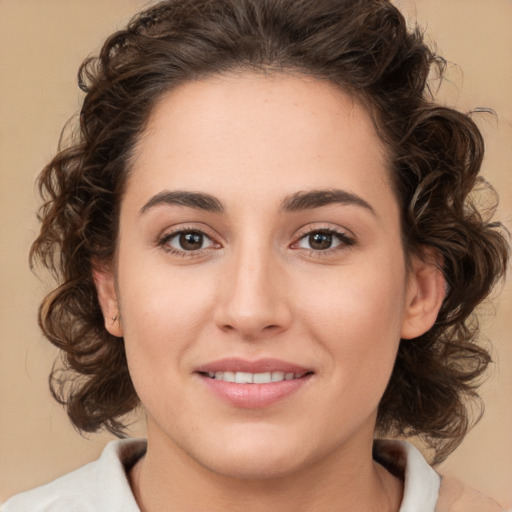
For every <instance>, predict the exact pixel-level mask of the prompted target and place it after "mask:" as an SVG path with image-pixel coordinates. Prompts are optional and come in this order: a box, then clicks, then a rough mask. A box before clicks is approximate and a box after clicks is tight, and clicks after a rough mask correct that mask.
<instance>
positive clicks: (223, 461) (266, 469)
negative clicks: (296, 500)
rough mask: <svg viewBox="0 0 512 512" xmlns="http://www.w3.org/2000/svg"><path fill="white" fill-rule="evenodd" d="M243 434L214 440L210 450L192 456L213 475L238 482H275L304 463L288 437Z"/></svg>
mask: <svg viewBox="0 0 512 512" xmlns="http://www.w3.org/2000/svg"><path fill="white" fill-rule="evenodd" d="M286 437H287V438H286V439H283V437H282V436H278V435H276V434H275V433H274V435H273V436H271V437H269V436H261V435H260V436H258V435H249V434H248V435H246V436H244V437H243V439H240V438H233V437H231V439H230V440H229V441H227V442H220V443H219V441H218V439H217V440H216V443H215V445H214V446H212V450H204V449H203V450H201V451H200V452H199V450H198V449H197V448H199V445H198V446H197V448H196V450H194V451H195V453H191V454H190V455H192V457H193V458H194V459H195V460H196V462H198V463H199V464H201V465H202V466H203V467H205V468H206V469H208V470H210V471H212V472H213V473H216V474H219V475H222V476H225V477H229V478H236V479H241V480H266V479H275V478H279V477H283V476H286V475H287V474H290V473H293V472H294V471H296V470H297V469H299V468H300V467H301V465H302V464H304V462H305V460H306V459H307V457H306V454H301V453H299V452H298V450H297V447H298V446H300V443H294V442H293V439H292V438H291V436H289V435H288V436H286ZM214 442H215V441H214Z"/></svg>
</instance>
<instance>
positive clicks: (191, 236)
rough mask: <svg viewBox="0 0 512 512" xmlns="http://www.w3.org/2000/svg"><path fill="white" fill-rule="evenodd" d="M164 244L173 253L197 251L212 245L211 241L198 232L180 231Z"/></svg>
mask: <svg viewBox="0 0 512 512" xmlns="http://www.w3.org/2000/svg"><path fill="white" fill-rule="evenodd" d="M165 244H166V245H168V246H170V247H171V248H172V249H173V250H175V251H180V252H183V251H187V252H190V251H199V250H201V249H206V248H208V247H211V246H212V245H213V241H212V240H211V239H210V238H209V237H208V236H206V235H205V234H204V233H201V232H200V231H181V232H179V233H175V234H173V235H171V236H169V237H168V238H167V240H166V241H165Z"/></svg>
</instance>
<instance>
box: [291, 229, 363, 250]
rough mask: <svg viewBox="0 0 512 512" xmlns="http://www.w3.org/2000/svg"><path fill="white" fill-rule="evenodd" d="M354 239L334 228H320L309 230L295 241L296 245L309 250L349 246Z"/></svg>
mask: <svg viewBox="0 0 512 512" xmlns="http://www.w3.org/2000/svg"><path fill="white" fill-rule="evenodd" d="M353 244H354V240H353V239H352V238H350V237H348V236H347V235H345V234H344V233H338V232H337V231H334V230H329V229H321V230H317V231H311V232H310V233H308V234H306V235H304V236H303V237H302V238H301V239H300V240H299V241H298V243H297V247H299V248H301V249H308V250H310V251H319V252H321V251H328V250H329V249H335V248H336V247H339V246H350V245H353Z"/></svg>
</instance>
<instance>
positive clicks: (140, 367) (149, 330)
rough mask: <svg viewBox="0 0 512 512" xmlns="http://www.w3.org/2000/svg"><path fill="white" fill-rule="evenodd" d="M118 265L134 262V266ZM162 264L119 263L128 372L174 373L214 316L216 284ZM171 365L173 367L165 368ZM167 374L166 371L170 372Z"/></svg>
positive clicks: (177, 370) (136, 374)
mask: <svg viewBox="0 0 512 512" xmlns="http://www.w3.org/2000/svg"><path fill="white" fill-rule="evenodd" d="M123 268H126V269H130V270H131V269H133V268H137V269H138V272H136V273H135V272H131V271H130V270H128V271H127V272H126V273H123ZM182 274H183V270H181V273H180V271H176V270H174V271H173V269H170V268H169V266H167V265H165V264H163V265H158V264H155V263H154V262H153V264H152V265H149V266H148V268H144V267H143V266H133V265H132V264H125V265H124V267H123V266H121V265H120V271H119V292H120V296H121V297H122V303H121V315H122V319H123V320H122V321H123V333H124V339H125V346H126V353H127V357H128V363H129V366H130V373H131V374H132V377H133V378H134V380H136V379H137V378H138V376H140V375H142V374H148V373H154V372H155V371H160V372H162V375H166V377H165V378H168V377H167V376H169V375H176V374H177V372H179V371H180V364H181V363H182V361H183V360H184V357H185V354H186V353H187V351H188V350H189V349H191V348H192V347H193V345H194V342H195V341H196V340H197V339H199V338H200V337H201V333H202V332H203V330H204V329H205V328H206V325H207V322H208V320H209V319H211V318H212V316H213V307H214V304H215V295H214V294H215V285H214V283H213V282H212V280H211V279H210V280H208V279H205V277H204V276H198V275H193V274H192V273H191V274H190V275H189V276H185V277H184V276H183V275H182ZM171 369H172V372H169V370H171ZM169 378H170V377H169Z"/></svg>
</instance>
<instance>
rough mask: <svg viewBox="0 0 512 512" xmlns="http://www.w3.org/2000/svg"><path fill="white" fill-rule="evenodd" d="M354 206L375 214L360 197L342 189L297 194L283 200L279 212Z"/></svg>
mask: <svg viewBox="0 0 512 512" xmlns="http://www.w3.org/2000/svg"><path fill="white" fill-rule="evenodd" d="M336 203H337V204H343V205H354V206H360V207H362V208H365V209H366V210H368V211H369V212H371V213H372V214H373V215H375V216H377V213H376V212H375V210H374V209H373V208H372V206H371V205H370V204H369V203H368V202H367V201H365V200H364V199H363V198H362V197H360V196H358V195H357V194H354V193H352V192H348V191H347V190H342V189H337V188H333V189H327V190H311V191H308V192H297V193H295V194H293V195H291V196H290V197H287V198H285V199H284V201H283V202H282V203H281V208H280V209H281V210H282V211H285V212H296V211H301V210H309V209H312V208H320V207H322V206H328V205H330V204H336Z"/></svg>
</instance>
